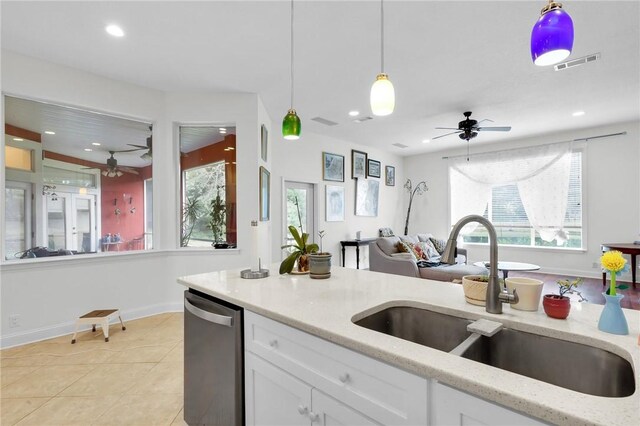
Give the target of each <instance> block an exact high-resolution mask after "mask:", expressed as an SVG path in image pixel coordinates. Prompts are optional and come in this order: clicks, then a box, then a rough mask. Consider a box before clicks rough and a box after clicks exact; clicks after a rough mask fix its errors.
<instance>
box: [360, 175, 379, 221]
mask: <svg viewBox="0 0 640 426" xmlns="http://www.w3.org/2000/svg"><path fill="white" fill-rule="evenodd" d="M379 194H380V182H379V181H377V180H371V179H357V180H356V216H378V196H379Z"/></svg>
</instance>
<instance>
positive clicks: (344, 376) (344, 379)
mask: <svg viewBox="0 0 640 426" xmlns="http://www.w3.org/2000/svg"><path fill="white" fill-rule="evenodd" d="M338 378H339V379H340V381H341V382H342V383H347V382H348V381H350V380H351V376H349V373H344V374H341V375H340V377H338Z"/></svg>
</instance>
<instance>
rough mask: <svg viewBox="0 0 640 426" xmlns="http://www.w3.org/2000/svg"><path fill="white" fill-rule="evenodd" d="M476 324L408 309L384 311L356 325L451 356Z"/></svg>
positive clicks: (435, 313) (398, 308) (449, 316)
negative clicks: (450, 353)
mask: <svg viewBox="0 0 640 426" xmlns="http://www.w3.org/2000/svg"><path fill="white" fill-rule="evenodd" d="M472 322H473V321H470V320H466V319H464V318H458V317H454V316H452V315H446V314H441V313H438V312H433V311H428V310H426V309H420V308H413V307H408V306H397V307H391V308H387V309H384V310H382V311H380V312H376V313H375V314H372V315H369V316H368V317H365V318H363V319H361V320H359V321H356V322H355V324H356V325H359V326H361V327H365V328H368V329H370V330H374V331H379V332H380V333H385V334H389V335H391V336H395V337H399V338H401V339H404V340H409V341H411V342H415V343H418V344H420V345H424V346H429V347H430V348H434V349H439V350H441V351H445V352H450V351H451V350H452V349H453V348H455V347H456V346H458V345H459V344H460V343H462V342H463V341H464V340H465V339H466V338H467V337H469V336H470V335H471V333H470V332H468V331H467V326H468V325H469V324H471V323H472Z"/></svg>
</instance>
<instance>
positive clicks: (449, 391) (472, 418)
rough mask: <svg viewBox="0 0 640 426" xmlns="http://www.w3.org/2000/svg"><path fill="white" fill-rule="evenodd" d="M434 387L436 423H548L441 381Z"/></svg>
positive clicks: (513, 425) (527, 425)
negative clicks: (443, 383)
mask: <svg viewBox="0 0 640 426" xmlns="http://www.w3.org/2000/svg"><path fill="white" fill-rule="evenodd" d="M432 389H433V393H432V405H431V408H432V413H433V414H432V415H433V424H434V425H446V426H458V425H459V426H480V425H487V426H489V425H491V426H520V425H522V426H541V425H545V424H546V423H543V422H542V421H540V420H536V419H533V418H531V417H527V416H526V415H524V414H520V413H516V412H515V411H511V410H509V409H508V408H505V407H502V406H500V405H496V404H493V403H491V402H488V401H485V400H484V399H481V398H478V397H476V396H472V395H469V394H468V393H465V392H462V391H459V390H456V389H453V388H450V387H449V386H445V385H442V384H440V383H435V382H434V385H433V388H432Z"/></svg>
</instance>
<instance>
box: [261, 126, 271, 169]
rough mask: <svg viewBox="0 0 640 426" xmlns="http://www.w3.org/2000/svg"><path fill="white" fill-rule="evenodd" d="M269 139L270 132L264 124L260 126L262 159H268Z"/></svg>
mask: <svg viewBox="0 0 640 426" xmlns="http://www.w3.org/2000/svg"><path fill="white" fill-rule="evenodd" d="M268 139H269V132H268V131H267V126H265V125H264V124H263V125H262V126H261V127H260V157H261V158H262V161H267V148H268V141H269V140H268Z"/></svg>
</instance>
